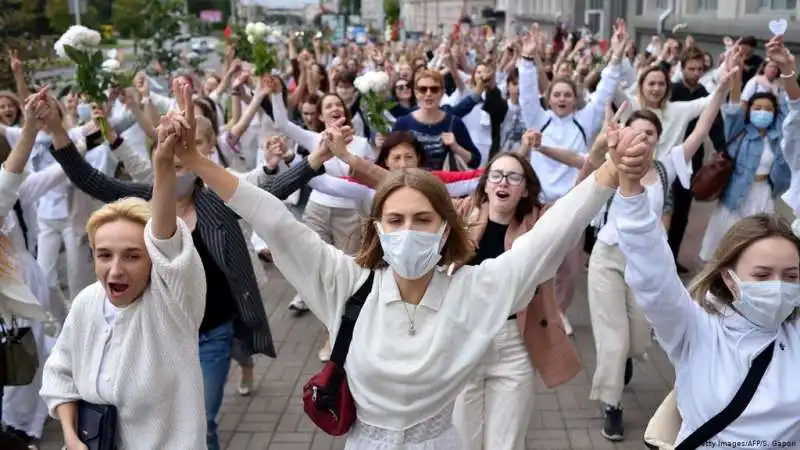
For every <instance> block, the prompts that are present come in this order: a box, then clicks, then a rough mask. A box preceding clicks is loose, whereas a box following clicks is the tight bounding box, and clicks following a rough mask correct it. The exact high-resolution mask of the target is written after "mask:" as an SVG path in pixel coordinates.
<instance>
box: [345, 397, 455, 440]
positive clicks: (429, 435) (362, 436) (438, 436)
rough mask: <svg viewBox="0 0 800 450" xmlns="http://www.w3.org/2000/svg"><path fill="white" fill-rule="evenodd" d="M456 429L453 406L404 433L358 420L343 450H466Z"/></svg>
mask: <svg viewBox="0 0 800 450" xmlns="http://www.w3.org/2000/svg"><path fill="white" fill-rule="evenodd" d="M463 449H464V446H463V443H462V441H461V436H460V435H459V434H458V432H457V431H456V429H455V427H454V426H453V405H452V404H450V405H449V406H447V407H446V408H445V409H443V410H442V411H441V412H439V413H438V414H436V415H435V416H433V417H431V418H430V419H428V420H425V421H424V422H421V423H419V424H417V425H414V426H413V427H411V428H409V429H407V430H403V431H396V430H387V429H385V428H379V427H374V426H372V425H367V424H365V423H363V422H361V421H356V423H355V425H353V429H352V430H351V431H350V434H349V435H348V436H347V443H346V444H345V446H344V450H463Z"/></svg>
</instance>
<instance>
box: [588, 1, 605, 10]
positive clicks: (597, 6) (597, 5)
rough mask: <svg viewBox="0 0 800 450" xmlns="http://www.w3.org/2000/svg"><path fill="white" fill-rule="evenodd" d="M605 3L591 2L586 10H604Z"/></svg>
mask: <svg viewBox="0 0 800 450" xmlns="http://www.w3.org/2000/svg"><path fill="white" fill-rule="evenodd" d="M604 3H605V1H603V0H589V4H588V6H587V7H586V9H603V8H605V5H604Z"/></svg>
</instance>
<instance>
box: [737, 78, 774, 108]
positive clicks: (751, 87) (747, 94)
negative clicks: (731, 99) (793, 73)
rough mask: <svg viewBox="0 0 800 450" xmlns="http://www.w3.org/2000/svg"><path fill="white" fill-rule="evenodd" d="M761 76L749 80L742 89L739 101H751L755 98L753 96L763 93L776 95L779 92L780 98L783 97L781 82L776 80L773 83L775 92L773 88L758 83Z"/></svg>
mask: <svg viewBox="0 0 800 450" xmlns="http://www.w3.org/2000/svg"><path fill="white" fill-rule="evenodd" d="M760 76H762V75H756V76H754V77H753V78H750V79H749V80H747V84H745V85H744V89H742V94H741V95H740V96H739V99H740V100H741V101H743V102H746V101H749V100H750V98H751V97H753V95H755V94H760V93H762V92H767V93H773V94H774V93H775V92H776V91H777V92H778V94H779V95H778V98H780V97H781V96H780V94H781V93H782V91H783V88H782V87H781V85H780V80H775V81H774V82H773V86H775V90H773V88H772V86H770V87H767V86H764V85H762V84H761V83H759V82H758V80H757V79H756V78H758V77H760Z"/></svg>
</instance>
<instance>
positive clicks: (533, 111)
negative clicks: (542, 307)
mask: <svg viewBox="0 0 800 450" xmlns="http://www.w3.org/2000/svg"><path fill="white" fill-rule="evenodd" d="M627 40H628V35H627V30H626V28H625V24H624V22H618V23H617V28H616V29H615V31H614V36H613V38H612V40H611V54H612V57H611V62H610V64H609V65H608V66H607V67H606V68H605V69H603V72H602V78H601V79H600V83H599V84H598V86H597V90H596V91H595V94H594V98H593V100H592V101H591V102H589V103H588V104H587V105H586V106H584V107H583V108H581V109H577V108H576V103H577V99H578V95H579V89H578V87H577V86H576V84H575V82H573V81H572V80H571V79H569V78H556V79H554V80H553V81H552V82H551V83H550V88H549V89H548V91H547V94H546V96H547V104H548V107H549V109H543V108H542V105H541V103H540V102H539V82H538V73H537V70H536V67H535V65H534V63H533V61H534V54H535V53H536V51H537V45H538V44H537V37H536V36H534V35H529V36H526V37H525V38H524V40H523V46H522V51H521V53H522V59H521V61H520V63H519V67H518V69H519V90H520V93H519V103H520V108H521V109H522V118H523V119H524V121H525V125H526V126H527V127H528V129H533V130H536V131H540V132H541V133H542V145H544V146H546V147H555V148H563V149H569V150H571V151H572V152H573V153H576V154H578V155H585V154H586V153H587V152H588V151H589V148H590V143H591V142H592V140H593V137H594V135H595V133H596V132H597V131H598V130H599V129H600V126H601V125H602V123H603V115H604V109H605V104H606V103H608V102H609V101H610V100H611V99H612V98H613V96H614V94H615V92H616V91H617V86H618V84H619V80H620V67H621V62H622V56H623V54H624V51H625V45H626V43H627ZM529 159H530V162H531V165H532V166H533V170H534V171H536V175H537V176H538V177H539V181H540V182H541V185H542V194H541V199H540V200H541V201H542V202H544V203H547V204H551V203H553V202H555V201H556V200H558V199H559V198H561V197H562V196H563V195H564V194H566V193H567V192H568V191H569V190H570V189H572V187H573V186H574V185H575V180H576V179H577V176H578V169H576V168H574V167H571V166H569V165H566V164H563V163H561V162H559V161H557V160H554V159H551V158H550V157H548V156H546V155H545V154H544V153H540V152H531V153H530V155H529ZM576 242H577V241H576ZM579 268H580V248H579V247H577V246H576V247H575V248H573V249H572V251H571V252H570V253H569V254H567V257H566V258H565V260H564V263H563V264H562V266H561V267H560V268H559V273H558V276H557V277H556V299H557V300H558V303H559V305H560V306H561V309H562V311H566V309H567V307H569V305H570V303H571V302H572V297H573V294H574V287H573V286H574V279H573V278H574V277H575V276H576V274H577V273H578V270H579ZM562 321H563V322H564V326H565V328H566V329H567V333H569V334H572V326H571V325H570V324H569V322H568V321H567V318H566V316H565V315H562Z"/></svg>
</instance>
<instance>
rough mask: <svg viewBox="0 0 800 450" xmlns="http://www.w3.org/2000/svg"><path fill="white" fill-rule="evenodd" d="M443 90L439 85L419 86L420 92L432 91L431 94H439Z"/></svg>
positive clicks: (418, 90)
mask: <svg viewBox="0 0 800 450" xmlns="http://www.w3.org/2000/svg"><path fill="white" fill-rule="evenodd" d="M441 91H442V88H441V87H439V86H417V92H419V93H420V94H427V93H428V92H430V93H431V94H434V95H436V94H438V93H439V92H441Z"/></svg>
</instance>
